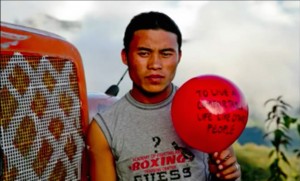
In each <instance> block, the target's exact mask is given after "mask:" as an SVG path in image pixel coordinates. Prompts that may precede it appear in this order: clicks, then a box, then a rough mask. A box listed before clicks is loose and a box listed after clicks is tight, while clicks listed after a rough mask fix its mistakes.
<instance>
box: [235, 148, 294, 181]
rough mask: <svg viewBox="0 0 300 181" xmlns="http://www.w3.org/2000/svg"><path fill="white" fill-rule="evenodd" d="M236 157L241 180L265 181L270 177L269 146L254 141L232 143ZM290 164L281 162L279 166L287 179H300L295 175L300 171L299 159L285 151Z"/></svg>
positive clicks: (290, 180) (291, 180)
mask: <svg viewBox="0 0 300 181" xmlns="http://www.w3.org/2000/svg"><path fill="white" fill-rule="evenodd" d="M233 147H234V149H235V152H236V155H237V159H238V161H239V163H240V165H241V170H242V180H243V181H267V180H268V178H269V177H270V173H269V165H270V163H271V162H272V158H269V156H268V155H269V153H270V151H271V148H269V147H266V146H259V145H256V144H254V143H248V144H245V145H240V144H239V143H235V144H234V145H233ZM286 155H287V157H288V160H289V161H290V166H289V165H287V164H285V163H281V168H282V169H283V170H284V172H285V173H286V174H287V175H288V179H287V181H300V178H298V179H295V177H296V176H297V175H298V176H299V173H300V159H299V158H297V157H296V156H295V155H293V154H288V153H286Z"/></svg>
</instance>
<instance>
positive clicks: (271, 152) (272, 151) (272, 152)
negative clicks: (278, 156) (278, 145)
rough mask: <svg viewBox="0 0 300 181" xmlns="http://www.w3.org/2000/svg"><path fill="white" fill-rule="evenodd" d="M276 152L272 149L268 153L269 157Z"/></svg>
mask: <svg viewBox="0 0 300 181" xmlns="http://www.w3.org/2000/svg"><path fill="white" fill-rule="evenodd" d="M274 152H275V150H271V151H270V153H269V155H268V157H269V158H271V157H272V155H273V154H274Z"/></svg>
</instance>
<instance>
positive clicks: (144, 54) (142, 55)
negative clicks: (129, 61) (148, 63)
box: [138, 52, 149, 57]
mask: <svg viewBox="0 0 300 181" xmlns="http://www.w3.org/2000/svg"><path fill="white" fill-rule="evenodd" d="M138 55H139V56H141V57H146V56H148V55H149V52H138Z"/></svg>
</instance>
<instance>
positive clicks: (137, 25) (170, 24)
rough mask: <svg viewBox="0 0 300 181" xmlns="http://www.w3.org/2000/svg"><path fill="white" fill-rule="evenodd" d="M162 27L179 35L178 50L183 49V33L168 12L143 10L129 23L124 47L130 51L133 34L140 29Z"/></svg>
mask: <svg viewBox="0 0 300 181" xmlns="http://www.w3.org/2000/svg"><path fill="white" fill-rule="evenodd" d="M147 29H162V30H165V31H168V32H171V33H174V34H176V35H177V43H178V50H179V51H181V44H182V35H181V32H180V29H179V28H178V26H177V24H176V23H175V22H174V21H173V20H172V19H171V18H170V17H169V16H168V15H166V14H164V13H161V12H155V11H150V12H143V13H140V14H138V15H136V16H134V17H133V18H132V19H131V21H130V23H129V24H128V26H127V28H126V30H125V34H124V38H123V43H124V49H125V51H126V52H127V53H128V51H129V44H130V42H131V40H132V38H133V34H134V32H135V31H138V30H147Z"/></svg>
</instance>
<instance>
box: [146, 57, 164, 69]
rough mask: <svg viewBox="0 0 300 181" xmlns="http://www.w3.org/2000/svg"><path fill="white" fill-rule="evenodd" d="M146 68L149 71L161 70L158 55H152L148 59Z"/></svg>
mask: <svg viewBox="0 0 300 181" xmlns="http://www.w3.org/2000/svg"><path fill="white" fill-rule="evenodd" d="M148 68H149V69H161V68H162V64H161V59H160V57H159V55H157V54H154V55H152V56H151V57H150V58H149V61H148Z"/></svg>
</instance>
